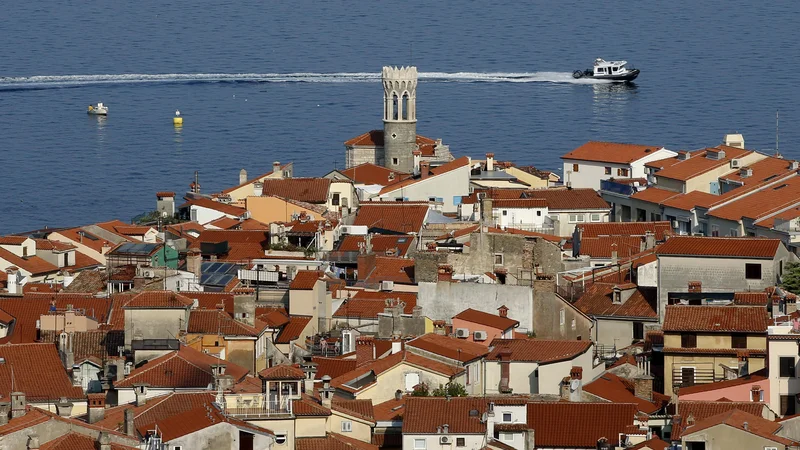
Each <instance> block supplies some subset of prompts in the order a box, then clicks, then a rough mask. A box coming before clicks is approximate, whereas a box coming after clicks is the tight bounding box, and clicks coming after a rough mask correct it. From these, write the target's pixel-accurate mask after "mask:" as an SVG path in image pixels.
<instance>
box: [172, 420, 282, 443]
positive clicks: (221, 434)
mask: <svg viewBox="0 0 800 450" xmlns="http://www.w3.org/2000/svg"><path fill="white" fill-rule="evenodd" d="M253 435H254V439H253V448H269V447H270V445H271V444H272V442H273V439H272V438H271V437H268V436H262V435H260V434H255V433H253ZM168 444H170V448H172V446H175V445H179V446H181V448H186V449H196V450H224V449H230V450H238V449H239V429H238V428H236V427H235V426H233V425H231V424H228V423H219V424H216V425H212V426H210V427H207V428H203V429H202V430H199V431H196V432H194V433H191V434H187V435H185V436H181V437H179V438H177V439H173V440H171V441H169V442H168Z"/></svg>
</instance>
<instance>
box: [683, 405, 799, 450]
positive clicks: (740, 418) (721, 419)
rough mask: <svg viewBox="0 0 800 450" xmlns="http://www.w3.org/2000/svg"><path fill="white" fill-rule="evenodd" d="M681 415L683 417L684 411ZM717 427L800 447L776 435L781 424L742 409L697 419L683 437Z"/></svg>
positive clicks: (795, 442) (687, 428)
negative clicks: (723, 426) (734, 429)
mask: <svg viewBox="0 0 800 450" xmlns="http://www.w3.org/2000/svg"><path fill="white" fill-rule="evenodd" d="M681 413H682V415H683V411H682V410H681ZM684 417H686V416H684ZM717 425H727V426H729V427H732V428H736V429H738V430H740V431H745V432H747V433H750V434H754V435H756V436H759V437H762V438H764V439H769V440H771V441H773V442H778V443H780V444H783V445H787V446H797V445H800V442H797V441H793V440H791V439H787V438H785V437H782V436H778V435H777V434H775V433H777V432H778V431H779V430H780V429H781V425H780V424H779V423H777V422H773V421H771V420H767V419H764V418H763V417H761V415H755V414H750V413H747V412H745V411H742V410H740V409H731V410H728V411H725V412H723V413H720V414H717V415H715V416H711V417H708V418H705V419H702V420H697V418H696V417H695V423H694V424H693V425H688V424H687V426H686V427H684V428H683V430H682V432H681V436H682V437H684V436H687V435H689V434H694V433H697V432H700V431H703V430H705V429H707V428H711V427H714V426H717Z"/></svg>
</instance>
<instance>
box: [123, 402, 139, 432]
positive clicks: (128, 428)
mask: <svg viewBox="0 0 800 450" xmlns="http://www.w3.org/2000/svg"><path fill="white" fill-rule="evenodd" d="M122 432H123V433H125V434H127V435H128V436H131V437H136V426H135V425H134V421H133V408H126V409H125V422H123V424H122Z"/></svg>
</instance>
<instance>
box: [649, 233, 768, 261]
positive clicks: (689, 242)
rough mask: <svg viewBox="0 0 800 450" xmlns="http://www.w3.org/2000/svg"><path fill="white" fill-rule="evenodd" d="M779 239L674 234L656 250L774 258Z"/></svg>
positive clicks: (666, 253)
mask: <svg viewBox="0 0 800 450" xmlns="http://www.w3.org/2000/svg"><path fill="white" fill-rule="evenodd" d="M780 245H781V241H780V240H779V239H761V238H747V237H741V238H729V237H700V236H674V237H672V238H670V239H668V240H667V242H665V243H663V244H661V245H660V246H659V247H658V250H656V254H657V255H658V256H698V257H723V258H725V257H727V258H774V257H775V254H776V253H777V252H778V249H779V248H780Z"/></svg>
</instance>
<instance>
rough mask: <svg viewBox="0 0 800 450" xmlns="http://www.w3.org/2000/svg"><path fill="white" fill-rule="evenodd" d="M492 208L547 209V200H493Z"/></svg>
mask: <svg viewBox="0 0 800 450" xmlns="http://www.w3.org/2000/svg"><path fill="white" fill-rule="evenodd" d="M492 208H512V209H513V208H525V209H528V208H547V200H545V199H543V198H517V199H505V198H502V199H497V200H493V201H492Z"/></svg>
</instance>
